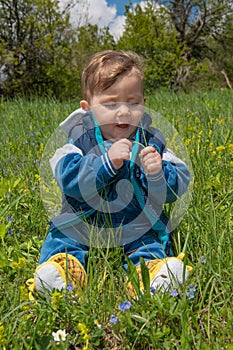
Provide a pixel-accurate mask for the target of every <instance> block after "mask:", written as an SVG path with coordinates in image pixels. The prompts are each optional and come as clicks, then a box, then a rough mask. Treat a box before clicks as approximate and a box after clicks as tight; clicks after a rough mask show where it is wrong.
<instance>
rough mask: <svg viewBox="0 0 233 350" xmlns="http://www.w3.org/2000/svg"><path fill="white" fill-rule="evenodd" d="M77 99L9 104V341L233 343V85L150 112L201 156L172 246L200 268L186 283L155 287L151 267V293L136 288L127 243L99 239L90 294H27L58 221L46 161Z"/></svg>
mask: <svg viewBox="0 0 233 350" xmlns="http://www.w3.org/2000/svg"><path fill="white" fill-rule="evenodd" d="M77 105H78V102H75V101H73V102H72V103H66V102H63V103H61V102H58V101H56V100H54V99H31V100H25V99H15V100H12V101H1V104H0V119H1V121H2V128H1V130H0V146H1V153H0V164H1V167H0V221H1V222H0V299H1V303H0V315H1V317H0V348H1V349H28V350H29V349H38V350H40V349H43V350H47V349H96V350H97V349H130V350H131V349H138V350H141V349H145V350H146V349H164V350H171V349H174V350H180V349H185V350H186V349H187V350H189V349H194V350H200V349H201V350H202V349H203V350H219V349H224V350H232V347H233V333H232V330H233V327H232V326H233V313H232V310H233V309H232V284H233V280H232V277H233V274H232V269H233V261H232V256H233V251H232V235H233V230H232V226H233V217H232V204H233V203H232V198H233V188H232V181H231V179H232V173H233V143H232V121H233V119H232V118H233V116H232V110H233V98H232V92H231V91H230V90H223V89H222V90H220V89H219V90H215V91H212V92H200V93H198V92H197V93H190V94H185V93H176V94H175V93H171V92H167V91H162V90H157V91H156V93H154V94H153V95H148V96H147V106H148V108H149V109H150V110H151V114H152V117H154V118H155V116H153V114H154V113H153V111H155V112H159V113H161V115H162V116H164V118H166V119H167V120H169V121H170V122H171V123H172V125H174V127H175V128H176V129H177V130H178V132H179V135H180V136H181V138H182V140H183V142H184V143H185V145H186V147H187V150H188V153H189V155H190V158H191V160H192V163H193V169H194V175H195V182H194V191H193V199H192V203H191V205H190V207H189V210H188V212H187V214H186V215H185V217H184V218H183V220H182V222H181V224H180V226H179V228H178V229H177V230H176V232H175V234H174V247H173V248H174V252H175V254H177V253H178V252H180V251H184V252H185V253H186V263H187V264H188V265H192V266H193V273H192V274H191V276H190V279H189V280H188V282H187V283H186V284H185V285H183V286H182V287H181V286H177V288H176V289H174V290H172V291H171V292H170V293H167V294H163V293H160V292H159V291H155V290H151V291H150V290H149V289H148V283H147V277H148V276H147V274H146V271H144V288H145V293H144V294H139V295H138V298H132V297H131V296H130V295H129V293H128V292H127V290H126V284H125V274H124V271H123V269H122V251H121V249H120V248H114V249H110V250H108V249H105V250H96V249H93V250H91V251H90V254H89V264H88V284H87V287H86V288H85V290H84V292H83V293H81V294H79V295H78V297H77V295H76V294H75V291H74V290H73V289H72V286H68V288H67V290H64V291H63V292H62V293H59V292H57V291H54V293H53V294H52V295H51V296H49V295H47V296H46V297H45V298H41V297H40V296H38V295H35V300H34V301H29V297H28V289H27V286H26V281H27V279H28V278H31V277H32V275H33V271H34V269H35V267H36V265H37V262H38V258H39V251H40V247H41V245H42V242H43V239H44V238H45V236H46V234H47V230H48V217H47V213H46V211H45V210H44V207H43V204H42V200H41V197H40V175H39V174H40V171H39V170H40V166H41V162H40V160H41V156H42V153H43V150H44V147H45V144H46V142H47V140H48V139H49V137H50V135H51V134H52V132H53V131H54V129H56V128H57V126H58V124H59V123H60V122H61V121H62V120H63V119H64V118H65V117H66V116H67V115H68V114H69V113H70V112H71V111H73V110H74V109H76V108H77ZM132 275H134V272H133V271H132ZM135 283H137V281H136V282H135ZM58 340H60V342H59V341H58Z"/></svg>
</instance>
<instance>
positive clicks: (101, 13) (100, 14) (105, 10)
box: [89, 0, 117, 27]
mask: <svg viewBox="0 0 233 350" xmlns="http://www.w3.org/2000/svg"><path fill="white" fill-rule="evenodd" d="M116 13H117V10H116V6H108V4H107V1H106V0H98V1H96V0H89V22H90V23H91V24H98V25H99V27H104V26H108V25H109V24H110V23H111V22H112V21H114V20H115V18H116Z"/></svg>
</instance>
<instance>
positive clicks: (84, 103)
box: [80, 100, 91, 111]
mask: <svg viewBox="0 0 233 350" xmlns="http://www.w3.org/2000/svg"><path fill="white" fill-rule="evenodd" d="M80 107H81V108H82V109H83V110H84V111H89V110H90V109H91V108H90V105H89V103H88V102H87V101H86V100H82V101H80Z"/></svg>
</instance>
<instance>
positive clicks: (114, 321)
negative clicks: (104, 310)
mask: <svg viewBox="0 0 233 350" xmlns="http://www.w3.org/2000/svg"><path fill="white" fill-rule="evenodd" d="M110 322H111V323H113V324H116V323H117V322H118V317H116V316H114V315H111V317H110Z"/></svg>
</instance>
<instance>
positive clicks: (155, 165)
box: [139, 146, 162, 175]
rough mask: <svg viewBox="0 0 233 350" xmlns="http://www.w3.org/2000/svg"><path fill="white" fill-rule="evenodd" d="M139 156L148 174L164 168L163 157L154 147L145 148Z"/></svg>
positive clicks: (153, 173) (154, 173)
mask: <svg viewBox="0 0 233 350" xmlns="http://www.w3.org/2000/svg"><path fill="white" fill-rule="evenodd" d="M139 156H140V158H141V164H142V166H143V168H144V170H145V172H146V174H148V175H156V174H158V173H159V172H160V171H161V170H162V158H161V156H160V154H159V153H158V151H157V150H156V149H155V148H154V147H152V146H147V147H145V148H143V150H141V152H140V155H139Z"/></svg>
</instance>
